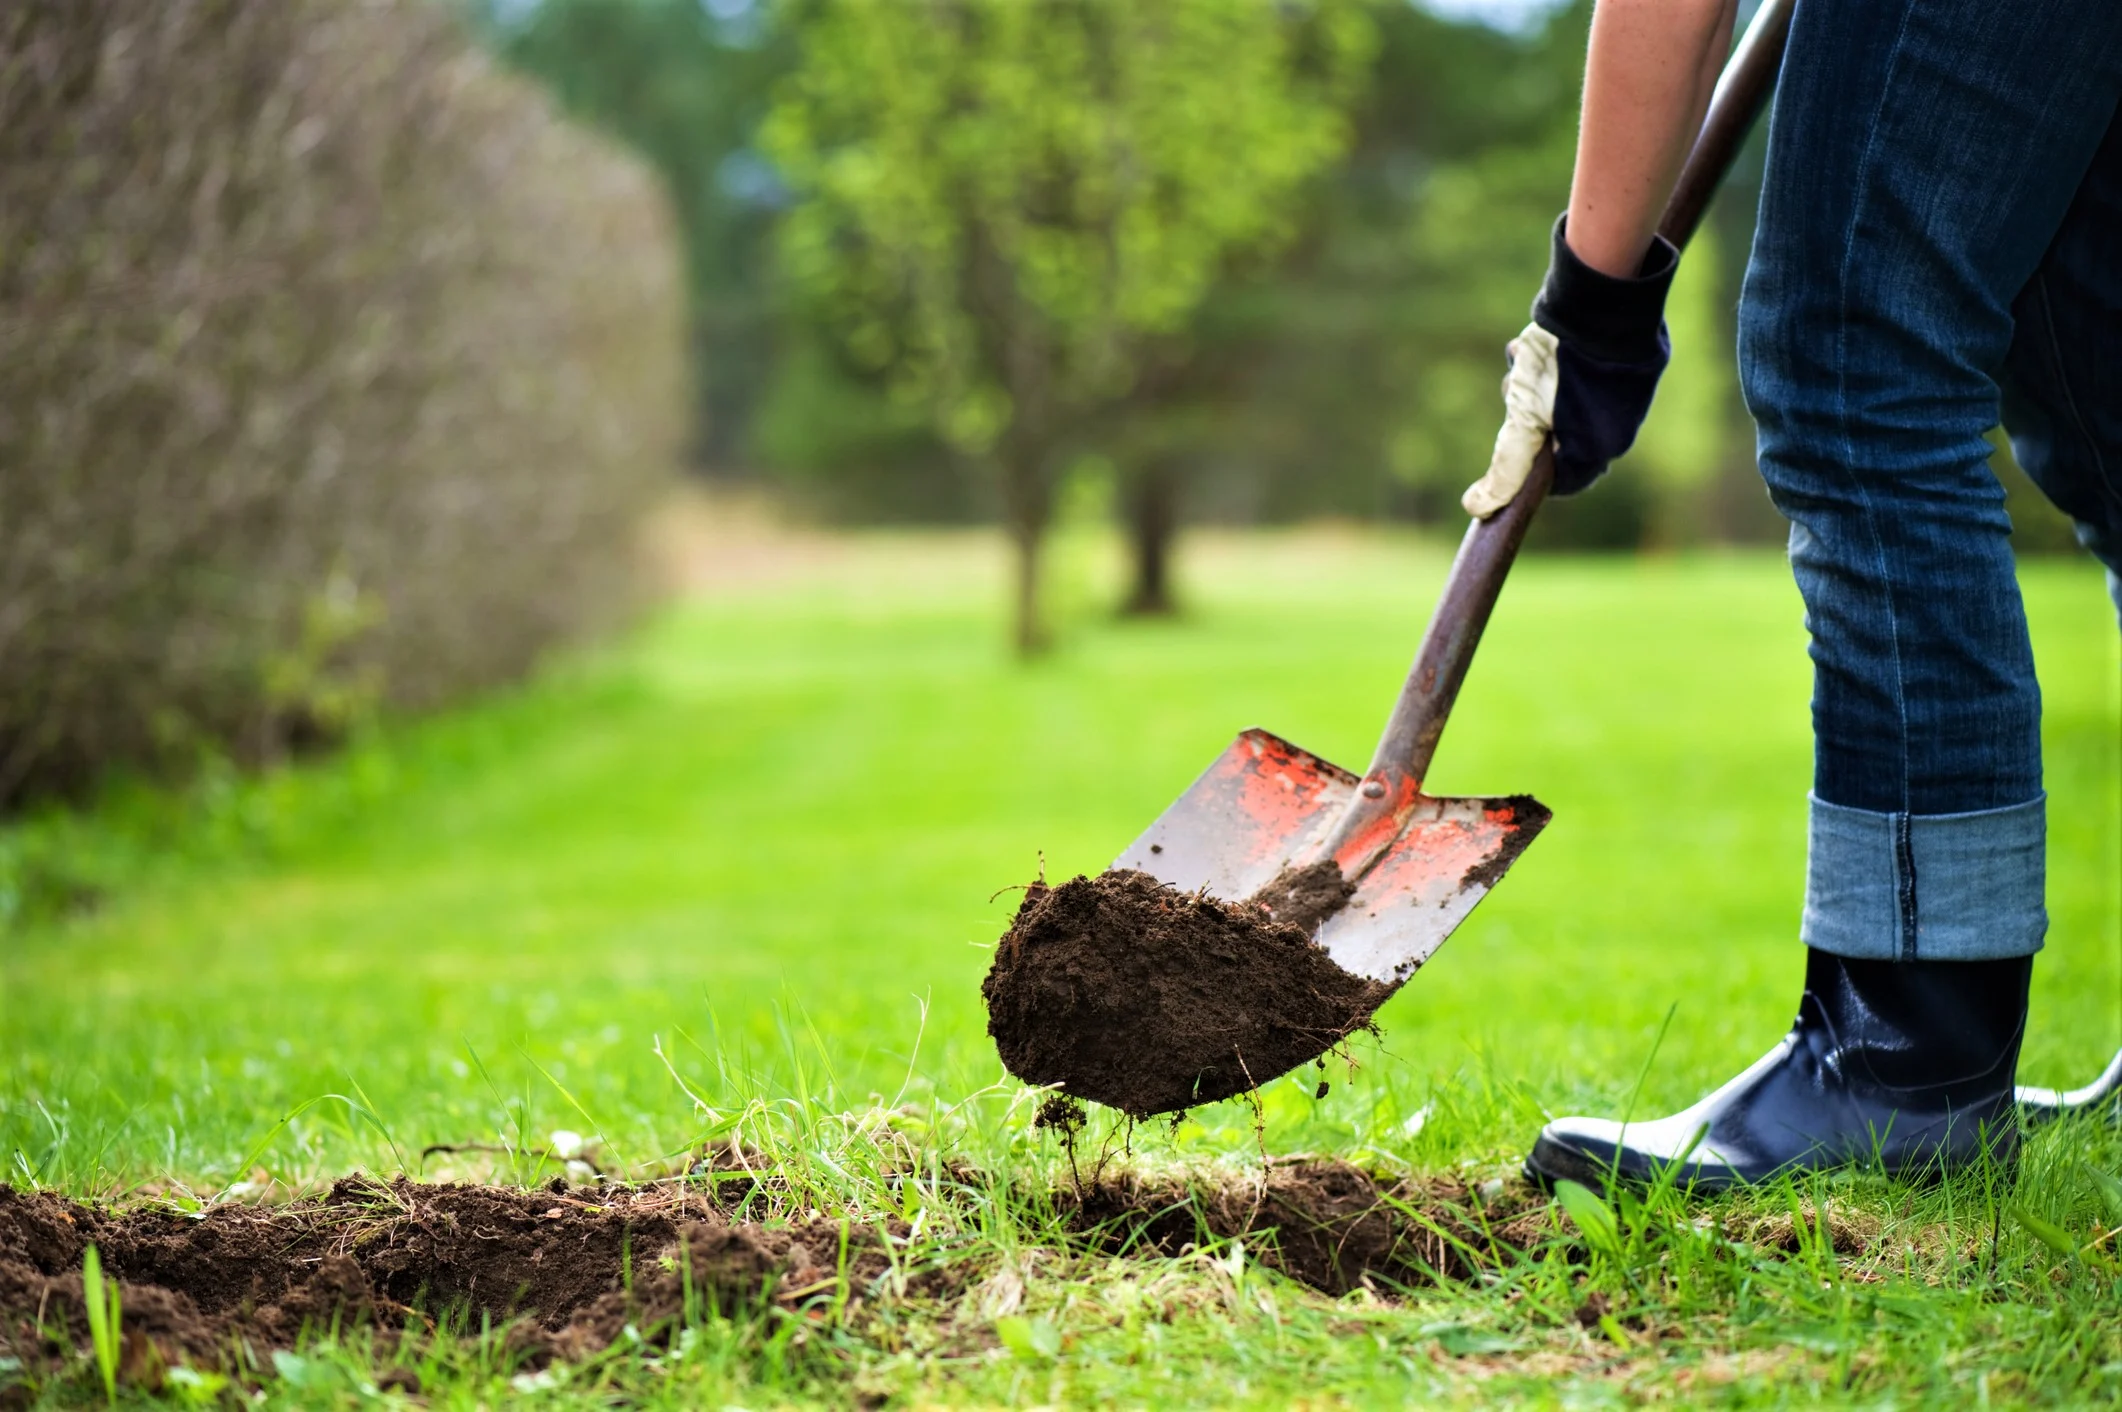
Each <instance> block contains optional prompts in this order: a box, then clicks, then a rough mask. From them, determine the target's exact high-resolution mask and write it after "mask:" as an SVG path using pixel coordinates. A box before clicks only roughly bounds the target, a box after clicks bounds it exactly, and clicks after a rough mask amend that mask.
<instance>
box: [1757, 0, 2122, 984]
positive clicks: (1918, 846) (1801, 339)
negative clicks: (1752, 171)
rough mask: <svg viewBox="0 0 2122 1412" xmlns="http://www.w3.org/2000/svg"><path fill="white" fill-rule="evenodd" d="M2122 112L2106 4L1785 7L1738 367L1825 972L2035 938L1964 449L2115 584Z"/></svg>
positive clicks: (2017, 788) (1876, 0) (2024, 719)
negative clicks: (1764, 511) (1764, 514)
mask: <svg viewBox="0 0 2122 1412" xmlns="http://www.w3.org/2000/svg"><path fill="white" fill-rule="evenodd" d="M2118 100H2122V3H2117V0H1799V4H1798V8H1797V15H1796V19H1795V21H1794V23H1793V26H1792V30H1791V38H1790V48H1789V51H1788V53H1787V56H1786V58H1785V60H1784V65H1783V77H1782V82H1781V86H1780V89H1779V91H1778V94H1777V98H1776V108H1775V114H1774V117H1773V120H1772V122H1771V127H1770V137H1769V155H1768V170H1767V178H1766V183H1765V186H1764V189H1763V193H1762V203H1761V218H1760V225H1759V228H1758V230H1757V233H1756V235H1755V242H1754V251H1753V259H1752V263H1751V265H1750V267H1749V269H1748V271H1747V277H1746V290H1745V298H1744V301H1743V303H1742V305H1741V313H1740V362H1741V371H1742V377H1743V381H1744V385H1745V390H1746V397H1747V404H1748V406H1749V408H1750V409H1751V410H1752V412H1753V414H1754V417H1755V419H1756V421H1757V422H1758V424H1759V427H1760V459H1761V468H1762V474H1763V476H1764V477H1765V478H1766V480H1767V482H1768V486H1769V493H1770V495H1771V497H1772V498H1773V499H1774V501H1775V503H1776V505H1777V507H1778V508H1779V509H1780V510H1782V512H1783V513H1784V515H1786V516H1787V517H1788V518H1789V519H1790V521H1791V540H1790V557H1791V565H1792V568H1793V570H1794V572H1795V574H1796V576H1797V580H1798V586H1799V589H1800V591H1801V593H1802V594H1803V596H1804V599H1805V607H1806V626H1807V628H1808V629H1809V630H1810V632H1811V634H1812V656H1813V663H1814V690H1813V726H1814V735H1815V742H1816V744H1815V757H1814V779H1813V802H1812V810H1813V819H1812V832H1811V858H1810V862H1809V865H1808V880H1807V898H1806V907H1805V921H1804V928H1803V935H1804V939H1805V940H1806V941H1807V942H1808V943H1809V944H1811V945H1814V946H1818V947H1820V948H1822V949H1824V950H1828V951H1833V952H1837V953H1839V954H1841V955H1844V956H1851V957H1858V958H1867V959H1885V960H1893V959H1900V960H1914V959H1919V958H1920V959H1926V960H1952V959H1962V960H1982V959H1995V958H2002V957H2007V956H2020V955H2026V954H2028V953H2030V952H2033V951H2035V950H2038V949H2039V947H2040V945H2041V939H2042V936H2043V933H2044V932H2045V931H2046V929H2047V916H2046V912H2045V910H2044V908H2043V905H2042V893H2043V883H2044V863H2043V855H2042V850H2043V844H2044V833H2043V815H2042V797H2043V796H2042V791H2041V740H2040V714H2041V698H2040V689H2039V687H2038V686H2037V685H2036V683H2035V679H2034V663H2033V653H2032V649H2031V646H2030V644H2029V642H2028V639H2027V631H2026V618H2025V613H2024V610H2023V608H2022V606H2021V603H2020V598H2019V589H2018V583H2017V579H2016V577H2015V574H2014V570H2013V561H2012V555H2011V547H2010V543H2009V539H2008V536H2009V533H2010V522H2009V520H2008V519H2007V518H2006V516H2005V512H2004V503H2003V502H2004V496H2003V491H2002V488H2001V487H2000V486H1999V485H1998V483H1997V480H1996V478H1995V477H1994V476H1993V475H1992V474H1991V473H1990V471H1989V469H1988V465H1987V462H1988V458H1989V447H1988V445H1987V444H1986V443H1985V441H1984V435H1985V433H1987V432H1988V431H1989V430H1990V429H1991V428H1993V427H1995V426H1997V425H1998V424H1999V422H2000V421H2002V422H2003V423H2004V425H2005V426H2006V427H2007V429H2008V431H2009V433H2010V434H2011V437H2012V441H2013V446H2014V448H2015V450H2016V453H2017V455H2018V458H2019V461H2020V464H2021V465H2023V466H2025V467H2026V469H2027V470H2028V472H2029V473H2030V474H2031V475H2032V476H2033V478H2034V479H2035V481H2036V482H2037V483H2038V484H2039V485H2040V486H2041V487H2042V489H2043V490H2044V491H2045V492H2046V493H2047V494H2048V495H2049V497H2050V498H2051V499H2053V500H2054V501H2055V502H2056V504H2058V505H2059V506H2061V507H2062V508H2063V509H2064V510H2065V511H2067V512H2068V513H2069V514H2070V515H2071V516H2072V517H2073V518H2074V519H2075V520H2076V521H2077V522H2078V524H2079V527H2080V537H2081V538H2082V539H2083V541H2084V543H2085V544H2086V546H2087V547H2088V548H2089V549H2091V550H2092V551H2093V552H2094V553H2095V554H2097V555H2098V556H2099V557H2100V558H2101V559H2102V560H2104V561H2105V562H2106V564H2107V565H2108V567H2109V569H2110V570H2111V571H2118V570H2122V123H2118V121H2117V102H2118ZM2118 602H2122V598H2118Z"/></svg>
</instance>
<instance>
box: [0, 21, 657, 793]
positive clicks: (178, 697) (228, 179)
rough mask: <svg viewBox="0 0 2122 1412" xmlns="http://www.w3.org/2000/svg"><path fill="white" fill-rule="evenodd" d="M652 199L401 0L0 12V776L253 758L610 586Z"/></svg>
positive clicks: (403, 697)
mask: <svg viewBox="0 0 2122 1412" xmlns="http://www.w3.org/2000/svg"><path fill="white" fill-rule="evenodd" d="M682 320H683V309H682V292H681V286H680V273H679V268H678V261H677V256H676V252H675V247H674V241H673V237H672V231H671V223H670V221H669V219H668V216H667V214H666V211H665V207H664V204H663V201H662V199H661V196H660V193H659V191H658V190H657V188H656V187H655V185H654V183H653V182H652V180H651V179H650V178H649V177H648V176H647V175H646V174H644V173H643V172H642V171H641V170H640V169H639V167H638V166H637V165H636V164H635V163H634V162H633V161H631V160H629V159H627V158H624V157H622V156H620V155H619V154H618V153H617V152H616V151H614V150H613V149H611V148H609V147H607V146H606V145H604V144H603V143H601V142H599V141H597V140H594V139H592V138H590V137H588V136H587V135H585V134H583V133H581V132H578V131H576V130H574V129H572V128H571V127H569V126H567V125H566V124H564V123H563V122H561V121H559V120H558V119H557V118H556V117H555V116H554V115H553V113H552V112H551V110H550V108H549V106H548V104H547V103H546V101H545V100H544V99H542V98H541V97H540V96H538V95H537V94H536V92H535V91H534V90H532V89H530V88H529V87H527V86H526V85H524V84H522V83H521V82H519V81H517V80H514V79H511V78H508V77H506V76H504V75H502V74H499V73H497V72H494V71H493V70H492V69H491V68H490V66H489V65H488V64H487V63H485V62H484V61H482V60H481V58H480V57H479V56H478V55H477V54H476V53H475V52H474V51H473V49H472V47H471V46H470V44H469V43H468V41H467V40H466V39H465V38H464V37H463V36H462V35H461V34H460V33H459V32H458V30H457V28H456V26H455V25H454V23H453V22H452V20H451V19H450V17H449V16H448V15H447V14H445V13H443V12H442V11H441V8H440V7H439V6H436V5H433V4H431V3H425V0H23V3H19V4H16V5H11V6H8V7H6V12H5V13H4V14H0V802H5V801H8V800H13V799H19V798H21V797H22V796H23V795H24V794H26V793H28V792H32V791H37V790H43V789H49V788H53V787H64V786H67V785H70V784H77V783H80V782H83V781H86V780H88V779H90V778H92V777H93V775H94V774H95V773H96V772H98V771H100V770H102V769H103V768H105V767H107V766H108V765H111V764H113V763H117V762H134V763H156V762H166V761H168V760H170V759H172V758H173V757H174V758H184V757H189V756H191V755H194V754H196V753H197V752H198V751H199V750H201V749H202V748H212V749H225V750H228V751H230V752H232V753H234V754H235V755H237V756H238V757H240V758H253V759H255V758H270V757H272V756H273V755H275V754H277V753H279V752H281V751H284V750H285V749H287V748H288V747H290V746H291V745H294V744H299V743H301V742H302V741H304V740H305V739H308V738H312V737H315V736H318V735H320V734H322V735H329V734H332V733H335V732H337V731H338V730H339V729H341V728H343V727H344V725H345V724H346V723H347V722H348V720H349V719H351V718H352V717H354V716H356V715H358V714H359V713H360V712H362V711H364V710H365V709H367V708H368V707H369V706H370V705H372V704H377V703H386V704H391V705H398V706H407V707H418V706H426V705H431V704H433V703H436V702H439V701H442V700H444V699H446V698H448V697H451V696H453V695H456V694H458V693H461V692H464V691H467V690H470V689H472V688H476V687H480V686H484V685H487V684H490V683H493V682H496V681H499V680H503V679H506V678H508V677H510V676H513V675H515V674H517V673H519V672H521V671H522V670H523V669H524V668H525V667H526V666H527V665H528V664H529V663H530V662H531V661H532V660H533V658H534V657H535V656H536V655H537V654H538V653H539V652H540V650H541V649H543V648H545V647H546V646H548V645H549V644H551V643H554V642H556V641H558V640H561V639H564V638H567V637H570V636H573V635H575V634H578V633H581V632H584V631H586V630H590V629H593V628H596V627H598V626H600V625H604V624H608V623H610V622H611V621H612V620H613V619H614V617H615V615H617V614H620V613H622V612H624V611H625V610H626V608H627V607H628V606H629V604H630V603H631V602H634V601H636V595H637V593H638V589H639V585H638V584H637V583H636V582H635V581H634V579H633V566H634V564H635V562H636V558H635V539H636V530H637V524H638V520H639V518H640V516H641V514H642V512H643V510H644V509H645V507H646V506H647V505H648V504H649V503H650V502H651V500H652V499H653V498H654V497H655V496H656V495H657V494H658V493H659V492H660V489H661V488H662V487H663V486H664V484H665V483H666V482H667V479H668V477H669V475H670V473H671V468H672V467H673V465H674V464H675V461H676V455H677V447H678V441H679V438H680V436H681V435H682V432H683V420H684V416H685V406H684V373H683V368H682V357H683V354H682V332H681V329H682Z"/></svg>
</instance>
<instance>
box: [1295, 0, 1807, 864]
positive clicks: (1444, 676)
mask: <svg viewBox="0 0 2122 1412" xmlns="http://www.w3.org/2000/svg"><path fill="white" fill-rule="evenodd" d="M1794 3H1795V0H1766V3H1764V4H1763V5H1762V6H1761V8H1760V10H1759V11H1757V12H1756V13H1755V15H1754V19H1753V23H1752V24H1750V25H1748V26H1747V29H1746V34H1745V37H1744V38H1742V39H1741V40H1740V41H1739V46H1738V48H1737V49H1736V50H1734V51H1733V53H1732V57H1731V59H1730V61H1729V62H1728V63H1726V64H1725V66H1724V73H1723V75H1722V76H1721V77H1720V78H1719V79H1718V80H1717V88H1716V92H1715V94H1714V95H1713V96H1712V97H1711V98H1710V103H1709V113H1708V115H1707V116H1706V117H1705V118H1704V120H1703V123H1702V135H1701V136H1700V137H1699V138H1697V139H1696V141H1695V146H1694V150H1693V151H1692V152H1690V153H1689V154H1688V158H1687V165H1686V166H1685V167H1684V168H1682V169H1681V172H1680V180H1679V182H1678V184H1677V185H1675V186H1674V188H1673V194H1672V200H1671V201H1670V202H1668V203H1667V204H1666V207H1665V215H1664V216H1663V218H1662V219H1660V221H1659V222H1658V233H1659V234H1660V235H1663V236H1664V237H1665V238H1666V239H1667V240H1670V241H1671V242H1672V243H1673V244H1675V245H1685V244H1687V240H1688V237H1689V236H1691V235H1693V234H1694V233H1695V228H1696V227H1697V226H1699V225H1700V224H1701V223H1702V216H1703V213H1704V212H1706V211H1707V210H1708V209H1709V202H1710V197H1712V196H1713V195H1715V194H1716V190H1717V187H1718V186H1719V185H1720V184H1721V183H1722V182H1723V180H1724V177H1725V174H1726V173H1727V172H1729V171H1730V170H1731V165H1732V162H1733V161H1734V160H1735V159H1736V158H1737V157H1738V155H1739V149H1740V148H1741V147H1742V146H1743V145H1744V144H1745V142H1746V134H1747V133H1748V132H1749V131H1750V130H1751V129H1752V127H1753V125H1754V120H1755V119H1756V118H1757V117H1758V116H1759V115H1760V113H1761V110H1762V108H1764V107H1765V106H1766V105H1767V103H1768V96H1769V94H1770V93H1772V92H1773V91H1774V90H1775V86H1776V72H1777V69H1778V68H1779V67H1780V65H1781V64H1782V61H1783V42H1784V39H1785V38H1786V37H1787V36H1788V35H1789V33H1790V17H1791V10H1792V7H1793V5H1794ZM1554 483H1555V457H1554V444H1553V442H1552V441H1550V442H1549V443H1548V445H1546V446H1544V447H1542V448H1541V451H1540V454H1539V457H1538V458H1537V459H1536V460H1534V462H1533V468H1532V473H1531V474H1530V475H1529V476H1527V477H1526V479H1525V485H1524V488H1523V489H1521V490H1520V491H1519V492H1518V494H1517V497H1516V498H1515V499H1513V500H1512V501H1511V502H1510V504H1508V505H1506V506H1504V507H1503V508H1502V509H1501V510H1498V511H1497V512H1496V513H1495V514H1493V515H1491V516H1489V517H1488V518H1487V519H1485V520H1476V521H1474V522H1473V523H1472V524H1471V525H1469V526H1467V530H1466V538H1465V539H1463V540H1462V541H1460V544H1459V553H1458V557H1456V558H1455V559H1453V560H1452V568H1451V576H1450V577H1449V578H1448V579H1446V580H1445V583H1444V594H1443V597H1441V598H1440V599H1439V600H1438V602H1437V611H1436V612H1435V613H1434V614H1433V615H1432V616H1431V618H1430V621H1429V631H1428V632H1426V633H1424V634H1423V637H1422V646H1421V648H1420V650H1419V651H1417V652H1416V654H1415V665H1414V668H1413V669H1412V670H1411V671H1409V672H1408V674H1407V684H1406V685H1405V686H1403V687H1402V688H1401V689H1400V699H1399V701H1398V702H1397V703H1396V704H1395V705H1394V707H1393V714H1392V718H1391V719H1390V720H1389V721H1387V722H1386V725H1385V734H1384V735H1383V736H1382V737H1381V738H1380V739H1379V741H1378V750H1377V753H1376V754H1375V755H1374V756H1373V757H1372V758H1371V767H1370V772H1369V773H1368V774H1367V775H1365V776H1364V780H1365V784H1366V786H1368V785H1371V784H1373V783H1375V784H1378V785H1383V786H1384V788H1382V789H1371V788H1366V789H1365V790H1364V791H1363V795H1364V796H1365V797H1367V798H1369V799H1372V800H1375V801H1378V802H1379V803H1380V804H1383V805H1386V806H1387V807H1390V804H1391V803H1392V802H1393V801H1395V800H1397V799H1401V798H1404V797H1405V792H1406V790H1407V789H1408V788H1409V787H1410V786H1412V787H1419V786H1420V784H1421V781H1422V777H1423V776H1424V775H1425V774H1427V773H1428V772H1429V762H1430V759H1431V757H1433V756H1434V755H1435V754H1436V752H1437V740H1438V737H1440V736H1441V735H1443V734H1444V722H1445V721H1446V719H1447V718H1449V717H1450V715H1451V709H1452V703H1453V702H1454V701H1456V700H1457V699H1458V696H1459V687H1460V684H1461V683H1463V682H1464V681H1465V680H1466V669H1467V668H1468V667H1469V666H1471V665H1472V664H1473V660H1474V649H1475V648H1476V647H1478V646H1479V645H1480V643H1481V631H1482V629H1483V628H1485V627H1487V626H1488V617H1489V613H1490V612H1491V611H1492V610H1493V609H1494V608H1495V606H1496V598H1497V596H1498V595H1499V594H1501V593H1502V591H1503V580H1504V578H1505V576H1507V575H1508V574H1509V573H1510V566H1511V562H1512V561H1513V560H1514V559H1516V558H1517V557H1518V546H1519V545H1520V544H1522V543H1524V542H1525V531H1526V529H1527V527H1528V526H1530V525H1531V524H1532V518H1533V514H1534V512H1535V511H1537V510H1538V509H1539V508H1540V504H1541V502H1542V501H1544V500H1546V499H1547V492H1548V490H1549V489H1550V488H1551V487H1552V486H1553V485H1554ZM1351 822H1354V821H1353V820H1352V821H1351ZM1351 832H1353V830H1349V829H1344V830H1342V831H1341V833H1342V835H1343V836H1344V837H1346V836H1348V835H1349V834H1350V833H1351ZM1329 851H1331V852H1334V853H1337V854H1338V853H1339V852H1340V850H1339V849H1332V850H1329Z"/></svg>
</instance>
